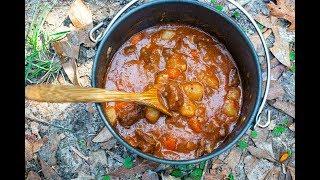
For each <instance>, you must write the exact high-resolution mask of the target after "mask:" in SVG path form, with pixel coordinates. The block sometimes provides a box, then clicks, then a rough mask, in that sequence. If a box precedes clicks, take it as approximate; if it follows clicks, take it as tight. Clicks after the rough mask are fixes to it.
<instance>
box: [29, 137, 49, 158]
mask: <svg viewBox="0 0 320 180" xmlns="http://www.w3.org/2000/svg"><path fill="white" fill-rule="evenodd" d="M47 140H48V139H47V138H42V139H39V140H28V139H25V158H26V160H27V161H30V160H31V159H32V158H33V154H34V153H36V152H38V151H39V150H40V148H41V147H42V146H43V144H44V143H45V142H47Z"/></svg>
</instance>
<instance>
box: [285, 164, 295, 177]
mask: <svg viewBox="0 0 320 180" xmlns="http://www.w3.org/2000/svg"><path fill="white" fill-rule="evenodd" d="M287 169H288V170H289V172H290V175H291V177H292V180H295V179H296V169H295V168H293V167H291V166H287Z"/></svg>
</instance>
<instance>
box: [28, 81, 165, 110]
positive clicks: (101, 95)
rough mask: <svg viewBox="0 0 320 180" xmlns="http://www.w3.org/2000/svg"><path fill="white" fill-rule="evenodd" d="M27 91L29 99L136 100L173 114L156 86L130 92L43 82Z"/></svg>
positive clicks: (75, 100)
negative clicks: (137, 91)
mask: <svg viewBox="0 0 320 180" xmlns="http://www.w3.org/2000/svg"><path fill="white" fill-rule="evenodd" d="M25 93H26V98H27V99H30V100H35V101H40V102H55V103H63V102H109V101H126V102H136V103H139V104H143V105H147V106H150V107H153V108H155V109H157V110H159V111H161V112H163V113H164V114H166V115H169V116H171V113H170V112H169V111H168V109H167V108H166V107H165V106H164V105H163V103H161V97H160V95H159V94H158V90H157V89H156V88H150V89H148V90H146V91H144V92H142V93H128V92H120V91H108V90H105V89H101V88H87V87H79V86H62V85H44V84H41V85H29V86H26V88H25Z"/></svg>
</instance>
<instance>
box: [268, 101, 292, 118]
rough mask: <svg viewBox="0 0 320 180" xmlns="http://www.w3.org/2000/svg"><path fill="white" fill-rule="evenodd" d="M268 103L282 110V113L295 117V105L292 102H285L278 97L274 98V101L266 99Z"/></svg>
mask: <svg viewBox="0 0 320 180" xmlns="http://www.w3.org/2000/svg"><path fill="white" fill-rule="evenodd" d="M268 103H269V104H270V105H271V106H273V107H275V108H277V109H279V110H281V111H283V112H284V113H286V114H288V115H289V116H291V117H293V118H295V105H294V104H293V103H290V102H286V101H283V100H280V99H276V100H275V101H268Z"/></svg>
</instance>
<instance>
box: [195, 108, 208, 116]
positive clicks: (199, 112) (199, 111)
mask: <svg viewBox="0 0 320 180" xmlns="http://www.w3.org/2000/svg"><path fill="white" fill-rule="evenodd" d="M195 115H196V116H203V117H204V116H205V115H206V108H204V107H202V106H200V107H198V108H197V109H196V112H195Z"/></svg>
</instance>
